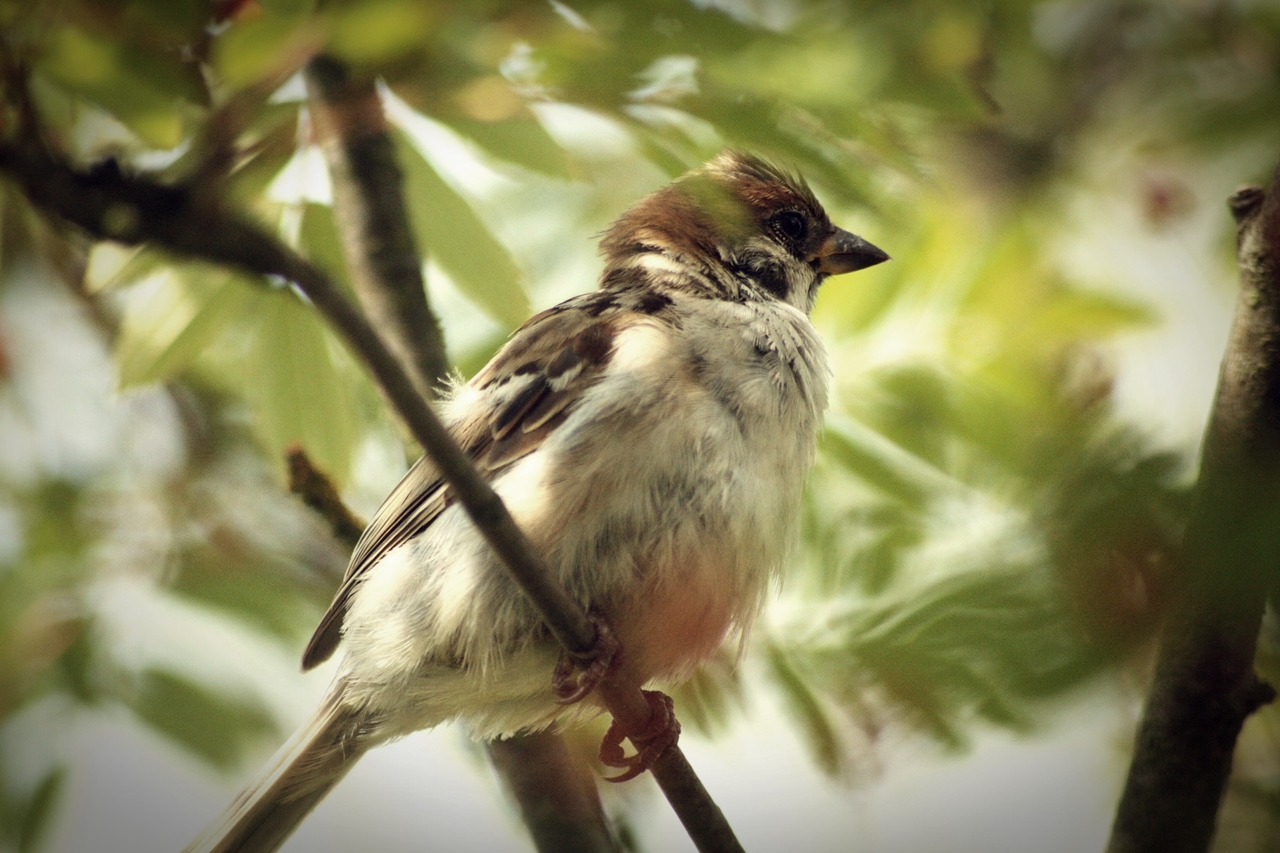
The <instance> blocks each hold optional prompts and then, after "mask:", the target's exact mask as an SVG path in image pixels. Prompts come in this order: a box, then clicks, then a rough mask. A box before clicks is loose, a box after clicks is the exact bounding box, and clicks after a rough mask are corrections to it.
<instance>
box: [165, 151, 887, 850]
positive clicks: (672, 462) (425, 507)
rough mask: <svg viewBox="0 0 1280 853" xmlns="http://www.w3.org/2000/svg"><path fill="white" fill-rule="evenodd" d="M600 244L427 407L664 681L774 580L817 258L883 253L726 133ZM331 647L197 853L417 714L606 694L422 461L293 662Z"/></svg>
mask: <svg viewBox="0 0 1280 853" xmlns="http://www.w3.org/2000/svg"><path fill="white" fill-rule="evenodd" d="M600 252H601V254H602V255H603V259H604V266H603V271H602V273H601V276H600V281H599V286H598V288H597V289H596V290H594V291H591V292H588V293H584V294H582V295H579V296H575V297H572V298H570V299H568V300H566V301H564V302H562V303H560V304H558V305H556V306H554V307H552V308H549V309H547V310H545V311H542V312H541V313H539V314H537V315H536V316H534V317H532V318H531V319H530V320H528V321H527V322H526V323H524V325H522V326H521V327H520V328H519V329H517V330H516V331H515V332H514V333H513V334H512V336H511V337H510V339H509V340H508V341H507V343H506V344H505V345H504V346H503V347H501V349H500V350H499V351H498V352H497V354H496V355H494V357H493V359H492V360H491V361H490V362H489V363H488V364H487V365H485V367H484V368H482V369H481V370H480V371H479V372H478V373H477V374H476V375H475V376H474V377H473V378H472V379H471V380H470V381H469V382H466V383H465V384H460V385H459V386H458V387H456V388H455V389H454V390H453V391H452V392H451V394H450V395H449V396H448V397H447V399H446V400H445V401H444V402H443V403H442V404H441V408H440V413H441V417H442V420H443V422H444V423H445V425H446V426H447V427H448V429H449V431H450V433H451V435H452V436H453V438H454V439H456V441H457V442H458V444H459V445H460V446H461V448H462V449H463V450H464V451H465V453H466V454H467V456H468V457H469V458H470V459H471V461H472V462H473V463H474V464H475V465H476V467H477V468H478V470H479V471H480V472H481V474H482V475H483V476H484V477H486V478H487V479H488V481H489V483H490V484H491V485H492V487H493V488H494V490H495V491H496V492H497V493H498V495H499V496H500V497H501V498H502V500H503V501H504V502H505V504H506V506H507V508H508V510H509V511H510V513H511V515H512V517H513V518H514V520H515V521H516V523H517V524H518V525H519V526H520V527H521V528H522V530H523V531H524V533H525V534H526V535H527V537H528V539H529V541H530V542H531V544H532V545H533V547H534V548H535V549H536V550H537V551H538V552H539V553H540V555H541V557H542V558H543V560H544V562H545V564H546V566H547V567H548V569H549V571H550V573H551V574H552V576H553V580H554V581H555V582H557V583H559V584H561V585H562V586H563V587H564V589H565V590H566V591H567V592H568V593H569V595H570V596H571V597H572V598H573V599H574V600H575V601H576V602H577V603H578V604H579V605H581V606H582V607H583V608H584V610H586V611H588V612H590V613H591V614H592V615H593V619H594V620H596V623H597V624H598V625H600V626H602V627H605V626H607V630H608V631H609V632H610V635H611V636H612V637H613V638H614V640H615V642H616V644H617V646H618V647H619V655H621V656H622V657H624V658H625V660H626V664H627V666H628V667H630V668H631V671H632V672H633V673H638V676H639V680H640V681H641V682H645V683H652V684H655V685H664V686H665V685H671V684H677V683H679V681H680V680H681V679H682V678H685V677H687V676H688V675H690V674H691V672H692V671H693V670H694V669H695V668H696V666H697V665H698V664H699V663H701V662H704V661H706V660H707V659H709V658H710V657H711V656H713V655H714V654H715V653H716V652H717V650H718V649H719V648H720V647H721V646H722V644H725V643H727V642H731V641H732V639H733V638H734V637H737V638H739V640H740V641H741V638H743V637H745V636H746V632H747V631H748V629H749V628H750V625H751V623H752V621H753V619H754V618H755V616H756V615H757V614H758V613H759V611H760V610H761V608H762V606H763V603H764V600H765V598H766V594H767V590H768V589H769V588H770V586H771V585H772V583H773V582H774V581H775V580H776V579H777V578H778V577H779V576H780V572H781V569H782V566H783V563H784V561H785V559H786V557H787V555H788V553H789V551H790V549H791V548H792V547H793V545H794V542H795V540H796V539H797V538H798V534H797V527H798V517H799V509H800V500H801V490H802V488H803V485H804V481H805V479H806V476H807V474H808V471H809V468H810V467H811V465H812V462H813V459H814V456H815V453H816V444H817V436H818V433H819V431H820V429H821V425H822V418H823V414H824V412H825V410H826V406H827V393H828V384H829V381H830V375H831V370H830V367H829V365H828V361H827V356H826V353H825V350H824V347H823V344H822V341H821V340H820V338H819V336H818V333H817V331H816V330H815V328H814V326H813V325H812V323H811V322H810V319H809V314H810V312H811V310H812V308H813V305H814V300H815V298H816V297H817V294H818V290H819V287H820V285H822V283H823V282H824V281H825V280H826V279H827V278H828V277H830V276H833V275H839V274H842V273H848V272H853V271H855V270H860V269H864V268H866V267H870V266H873V265H875V264H879V263H881V262H883V261H886V260H888V259H889V256H888V254H887V253H885V252H884V251H883V250H881V249H879V248H877V247H876V246H874V245H872V244H871V243H869V242H867V241H866V240H864V239H863V238H861V237H859V236H856V235H854V234H852V233H850V232H848V231H845V230H843V229H841V228H838V227H836V226H835V225H833V224H832V223H831V220H830V218H829V217H828V215H827V213H826V211H825V210H824V209H823V207H822V205H821V204H820V203H819V202H818V199H817V198H816V196H815V195H814V193H813V191H812V190H811V189H810V188H809V186H808V184H807V183H806V182H805V181H804V180H803V179H802V178H801V177H800V176H799V175H798V174H797V173H795V172H794V171H791V170H788V169H786V168H784V167H782V166H780V165H777V164H776V163H774V162H772V161H769V160H766V159H764V158H762V157H759V156H757V155H755V154H752V153H748V152H745V151H741V150H735V149H731V150H728V151H725V152H723V153H721V154H720V155H718V156H716V157H715V158H713V159H712V160H710V161H709V162H707V163H706V164H704V165H703V166H701V167H699V168H697V169H694V170H692V171H691V172H688V173H686V174H685V175H683V176H682V177H680V178H678V179H676V180H675V181H673V182H672V183H670V184H668V185H666V186H664V187H663V188H661V189H658V190H657V191H655V192H653V193H651V194H649V195H647V196H645V197H644V198H642V199H641V200H640V201H638V202H637V203H635V204H634V205H633V206H632V207H630V209H628V210H626V211H625V212H624V213H623V214H622V215H621V216H619V217H618V218H617V219H616V220H615V221H614V222H613V224H612V225H611V226H609V228H608V229H607V230H606V231H605V232H604V233H603V236H602V238H601V240H600ZM339 646H341V647H342V648H343V658H342V661H341V663H340V665H339V666H338V668H337V674H336V675H335V676H334V680H333V683H332V686H331V688H330V689H329V691H328V693H327V694H326V697H325V698H324V700H323V701H322V703H321V704H320V707H319V708H318V709H317V711H316V712H315V714H314V716H313V717H312V718H311V719H310V721H309V722H308V723H306V724H304V725H303V727H302V728H301V729H299V730H298V732H297V733H296V734H295V735H294V736H293V737H292V738H290V740H289V741H288V742H287V743H286V744H285V745H284V746H283V747H282V748H281V749H280V751H279V752H277V753H276V755H275V756H274V757H273V758H272V759H271V760H270V761H269V762H268V764H267V765H266V766H265V767H264V768H263V769H262V771H260V773H259V774H258V775H257V776H256V777H255V778H254V779H253V780H252V781H251V782H250V783H249V784H248V786H247V787H246V788H245V789H244V790H243V791H242V792H241V794H240V795H239V796H238V797H237V798H236V799H235V800H234V801H233V802H232V803H231V805H230V806H229V807H228V808H227V810H226V811H225V812H224V813H223V815H222V816H221V817H220V818H218V819H217V820H215V821H214V822H213V823H212V824H211V825H210V826H209V828H208V829H207V830H206V831H205V833H204V834H202V836H201V837H199V838H197V839H196V840H195V841H194V842H193V843H192V844H191V845H190V846H189V847H188V848H187V850H186V853H230V851H240V853H247V852H248V851H252V853H265V851H270V850H275V849H277V848H278V847H279V845H280V844H282V843H283V842H284V840H285V839H286V838H287V837H288V836H289V834H290V833H291V832H292V831H293V830H294V829H295V828H296V826H297V825H298V823H300V822H301V821H302V819H303V818H305V817H306V815H307V814H308V813H309V812H310V811H311V809H312V808H313V807H314V806H315V804H316V803H317V802H319V800H320V799H321V798H322V797H323V796H324V795H325V794H326V793H327V792H328V791H329V790H330V789H331V788H332V787H333V786H334V785H335V784H336V783H337V782H338V781H339V780H340V779H341V778H342V776H343V775H344V774H345V773H346V772H347V771H348V770H349V769H350V768H351V766H352V764H353V763H354V762H355V761H356V760H357V759H358V758H359V757H360V756H361V755H362V754H364V753H365V752H367V751H368V750H369V749H370V748H372V747H373V746H376V745H378V744H381V743H384V742H387V741H390V740H393V739H395V738H399V737H402V736H404V735H408V734H410V733H412V732H414V731H417V730H420V729H426V728H430V727H433V726H436V725H439V724H441V723H443V722H446V721H450V720H461V721H462V722H463V723H464V724H465V725H466V726H467V727H469V729H470V732H471V734H472V735H473V736H474V737H476V738H478V739H495V738H503V737H509V736H512V735H515V734H518V733H521V732H531V731H537V730H540V729H545V728H547V727H549V726H553V725H565V724H569V723H572V722H574V721H576V720H579V719H583V718H589V717H591V716H594V715H596V714H599V713H600V712H601V711H602V710H603V709H602V706H601V704H600V703H599V701H598V700H597V699H596V697H595V696H594V695H588V696H585V697H583V696H582V695H581V694H583V693H588V692H589V688H590V684H591V683H590V682H588V683H586V684H585V685H580V689H578V690H574V689H573V685H572V683H570V684H569V686H568V687H566V685H565V684H564V683H563V676H564V675H565V672H564V670H565V667H564V660H565V659H564V656H563V654H562V652H561V649H560V648H559V647H558V646H557V644H556V642H555V640H554V638H553V637H552V635H551V633H550V631H549V630H548V629H547V628H546V627H545V625H544V624H543V623H542V621H541V619H540V617H539V615H538V613H537V612H536V611H535V609H534V607H533V605H532V604H531V603H530V602H529V601H528V600H527V598H526V596H525V595H524V594H523V592H522V591H521V589H520V588H519V587H518V586H517V585H516V583H515V581H513V580H512V578H511V577H510V576H509V575H508V574H507V572H506V571H505V569H504V567H503V566H502V565H501V564H500V562H499V560H498V558H497V557H496V555H495V554H494V553H493V552H492V551H491V550H490V548H489V546H488V544H487V543H486V542H485V540H484V538H483V537H482V536H481V534H480V533H479V532H478V530H477V529H476V528H475V527H474V525H473V524H472V522H471V521H470V520H469V518H468V516H467V515H466V513H465V511H464V510H463V508H462V507H461V506H460V505H459V503H458V502H457V501H456V500H455V498H454V496H453V494H452V493H451V490H450V489H449V487H448V486H447V485H446V484H445V483H444V482H443V481H442V479H441V477H440V475H439V472H438V471H437V469H436V467H435V466H434V464H433V463H432V461H431V460H430V458H429V457H426V456H424V457H423V458H422V459H420V460H419V461H418V462H417V463H416V464H414V465H413V466H412V467H411V468H410V469H409V471H408V473H407V474H406V475H405V476H404V478H403V479H402V480H401V481H400V483H399V484H398V485H397V486H396V487H395V488H394V489H393V490H392V492H391V493H390V495H389V496H388V497H387V499H386V500H385V502H384V503H383V504H382V506H381V508H380V509H379V510H378V511H377V512H376V514H375V515H374V516H373V518H372V520H371V521H370V523H369V525H368V527H367V528H366V529H365V531H364V533H363V535H362V536H361V538H360V540H359V542H358V543H357V545H356V547H355V550H354V552H353V554H352V558H351V562H350V565H349V568H348V569H347V573H346V576H345V578H344V580H343V581H342V584H341V586H340V588H339V590H338V592H337V594H336V596H335V598H334V601H333V604H332V605H331V606H330V608H329V610H328V611H327V612H326V613H325V614H324V616H323V618H322V619H321V620H320V623H319V626H318V627H317V628H316V631H315V634H314V636H313V637H312V638H311V641H310V642H309V644H308V645H307V647H306V650H305V652H304V654H303V668H304V669H310V668H312V667H314V666H316V665H318V664H319V663H321V662H322V661H324V660H326V659H327V658H329V657H330V656H331V655H333V654H334V652H335V651H336V650H337V649H338V648H339ZM566 698H569V699H573V700H576V699H581V701H571V702H566V701H564V700H565V699H566ZM615 746H616V744H615ZM604 753H605V748H604V747H602V755H604ZM616 763H618V765H619V766H622V765H623V764H625V763H626V762H616Z"/></svg>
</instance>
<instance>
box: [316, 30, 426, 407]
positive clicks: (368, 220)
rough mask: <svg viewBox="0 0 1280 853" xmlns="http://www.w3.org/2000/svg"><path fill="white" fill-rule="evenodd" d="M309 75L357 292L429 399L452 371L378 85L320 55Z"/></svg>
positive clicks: (348, 262) (372, 321)
mask: <svg viewBox="0 0 1280 853" xmlns="http://www.w3.org/2000/svg"><path fill="white" fill-rule="evenodd" d="M306 79H307V89H308V91H309V93H310V104H311V114H312V117H313V119H314V121H315V127H316V130H317V132H318V136H319V139H320V141H321V144H322V146H323V148H324V152H325V156H326V158H327V159H328V161H329V174H330V176H331V178H332V183H333V208H334V214H335V216H336V218H337V222H338V233H339V234H340V235H341V236H342V245H343V248H344V249H345V251H346V257H347V266H348V267H349V268H350V270H351V276H352V281H353V283H354V284H355V290H356V295H357V296H358V297H359V298H360V304H361V306H362V307H363V308H364V311H365V314H366V315H368V317H369V321H370V322H371V323H372V324H373V326H374V328H376V329H377V330H378V331H379V332H381V333H382V335H383V337H384V338H385V339H386V341H387V345H388V346H389V347H390V348H391V350H392V352H394V353H395V354H396V355H397V356H399V358H400V362H401V364H404V365H407V366H408V368H409V375H410V377H411V378H412V379H413V381H414V385H416V386H417V388H418V391H419V392H420V393H422V394H423V395H424V396H426V397H428V398H434V397H436V396H438V394H439V390H440V388H442V387H443V384H444V381H445V379H446V377H447V376H448V372H449V362H448V360H447V359H446V357H445V347H444V334H443V333H442V332H441V330H440V322H439V321H438V320H437V319H436V316H435V314H433V313H432V312H431V307H430V306H429V305H428V304H427V292H426V288H425V287H424V282H423V280H422V259H421V256H420V255H419V254H418V250H417V247H416V245H415V241H414V236H413V231H412V230H411V228H410V226H409V216H408V212H407V210H406V208H405V200H404V192H403V185H404V180H403V177H402V175H401V173H400V167H399V166H398V165H397V164H396V158H395V147H394V145H393V144H392V142H391V137H390V136H389V135H388V134H387V123H386V117H385V116H384V114H383V111H382V101H381V99H380V98H379V97H378V90H377V87H376V86H375V85H374V83H373V80H372V79H354V78H352V77H351V76H350V75H349V74H348V73H347V69H346V67H345V66H344V65H343V64H342V63H341V62H339V61H337V60H336V59H332V58H330V57H327V56H324V55H321V56H317V57H316V58H314V59H312V60H311V62H310V63H308V65H307V69H306Z"/></svg>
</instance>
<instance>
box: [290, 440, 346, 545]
mask: <svg viewBox="0 0 1280 853" xmlns="http://www.w3.org/2000/svg"><path fill="white" fill-rule="evenodd" d="M285 463H286V464H287V465H288V467H289V491H291V492H293V493H294V494H295V495H297V496H298V497H300V498H302V502H303V503H305V504H306V505H307V506H309V507H311V508H312V509H313V510H315V511H316V513H317V514H318V515H319V516H320V517H321V518H323V519H324V520H325V521H327V522H329V529H330V530H332V531H333V535H334V536H335V537H337V539H338V541H339V542H341V543H342V544H343V545H345V546H346V547H347V550H348V551H350V550H352V549H353V548H355V547H356V542H358V541H359V540H360V534H361V533H363V532H364V527H365V524H364V522H363V521H362V520H360V518H358V517H357V516H356V514H355V513H353V512H352V511H351V510H350V509H349V508H348V507H347V505H346V504H345V503H343V500H342V496H341V495H339V494H338V489H337V488H336V487H335V486H334V485H333V481H332V480H330V479H329V478H328V476H326V475H325V473H324V472H323V471H321V470H320V469H318V468H316V466H315V465H314V464H312V462H311V457H310V456H308V455H307V452H306V451H305V450H303V449H302V448H301V447H298V446H294V447H290V448H289V450H288V451H287V452H286V453H285Z"/></svg>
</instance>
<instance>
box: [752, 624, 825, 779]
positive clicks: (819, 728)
mask: <svg viewBox="0 0 1280 853" xmlns="http://www.w3.org/2000/svg"><path fill="white" fill-rule="evenodd" d="M767 655H768V662H769V672H770V674H771V675H772V676H773V679H774V681H775V682H776V683H777V684H778V686H779V687H780V688H782V695H783V696H785V697H786V699H787V705H788V707H789V708H790V710H791V712H792V714H793V715H794V716H795V717H796V718H797V719H798V721H799V722H800V726H801V729H802V730H803V732H804V734H805V739H806V742H807V744H808V747H809V754H810V756H811V757H812V758H813V761H814V763H815V764H817V765H818V767H819V768H820V769H821V770H822V771H823V772H824V773H827V774H829V775H831V776H834V775H836V774H837V773H838V772H839V771H840V738H839V736H838V735H837V733H836V727H835V725H834V724H833V723H832V721H831V718H830V716H828V714H827V712H826V709H825V708H824V707H823V701H822V700H821V699H820V698H819V697H818V694H817V693H815V692H814V691H813V690H812V689H811V688H810V687H809V685H808V684H807V683H806V682H805V680H804V678H802V677H801V676H800V673H799V672H798V671H797V670H796V667H795V665H794V664H793V662H792V661H791V660H790V659H788V657H787V655H786V653H785V652H784V651H783V650H782V649H781V648H780V647H778V646H776V645H773V644H770V645H769V646H768V649H767Z"/></svg>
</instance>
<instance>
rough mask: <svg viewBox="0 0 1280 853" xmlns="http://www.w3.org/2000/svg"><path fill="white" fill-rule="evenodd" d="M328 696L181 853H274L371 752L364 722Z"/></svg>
mask: <svg viewBox="0 0 1280 853" xmlns="http://www.w3.org/2000/svg"><path fill="white" fill-rule="evenodd" d="M341 695H342V690H341V689H334V690H333V691H331V692H330V694H329V697H328V698H327V699H326V700H325V703H324V704H323V705H321V707H320V708H319V710H317V711H316V713H315V715H314V716H313V717H312V718H311V720H310V721H309V722H308V723H307V724H306V725H304V726H303V727H302V728H301V729H299V730H298V731H297V732H295V733H294V735H293V737H291V738H289V740H288V741H287V742H286V743H285V745H284V746H282V747H280V750H279V751H278V752H277V753H276V754H275V755H273V756H272V757H271V760H270V761H268V762H267V764H266V766H265V767H263V768H262V770H260V771H259V772H258V775H257V776H256V777H254V779H253V781H252V782H250V783H249V784H248V785H246V786H245V788H244V790H243V791H241V792H240V793H239V795H238V796H237V797H236V798H235V800H234V801H233V802H232V803H231V805H229V806H227V809H226V811H224V812H223V813H222V814H221V815H220V816H219V817H218V819H217V820H215V821H214V822H213V823H211V824H210V825H209V826H208V828H206V829H205V831H204V832H203V833H201V834H200V836H199V837H198V838H197V839H196V840H195V841H193V842H191V844H190V845H189V846H188V847H187V848H186V849H185V850H184V851H183V853H271V851H273V850H276V849H277V848H278V847H279V846H280V845H281V844H283V843H284V841H285V839H286V838H288V837H289V835H290V834H291V833H292V832H293V830H294V829H295V828H297V826H298V824H299V823H301V822H302V819H303V818H304V817H306V816H307V814H308V813H309V812H310V811H311V810H312V809H313V808H315V805H316V803H318V802H320V800H321V799H322V798H323V797H324V795H325V794H327V793H329V789H331V788H332V787H333V786H334V785H336V784H337V783H338V780H339V779H341V778H342V777H343V776H344V775H346V772H347V771H348V770H350V769H351V767H352V765H354V764H355V762H356V759H357V758H359V757H360V756H361V755H363V754H364V752H365V751H366V750H367V749H368V744H366V743H364V741H365V740H366V739H365V738H363V737H361V734H362V732H361V723H362V716H363V715H361V714H360V712H359V711H358V710H356V709H353V708H351V707H350V706H349V705H346V704H345V703H343V702H342V701H341Z"/></svg>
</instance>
